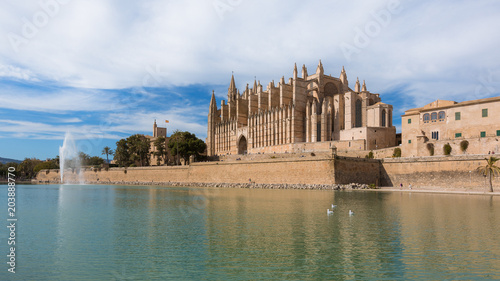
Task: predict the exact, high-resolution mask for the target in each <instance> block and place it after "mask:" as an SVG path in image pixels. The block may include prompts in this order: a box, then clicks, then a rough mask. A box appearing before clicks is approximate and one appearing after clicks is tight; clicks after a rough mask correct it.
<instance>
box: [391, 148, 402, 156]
mask: <svg viewBox="0 0 500 281" xmlns="http://www.w3.org/2000/svg"><path fill="white" fill-rule="evenodd" d="M392 157H401V148H399V147H396V148H394V152H393V153H392Z"/></svg>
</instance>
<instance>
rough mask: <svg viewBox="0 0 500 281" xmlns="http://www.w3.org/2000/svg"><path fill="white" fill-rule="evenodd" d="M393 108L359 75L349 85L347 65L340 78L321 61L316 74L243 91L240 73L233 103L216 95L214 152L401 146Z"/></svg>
mask: <svg viewBox="0 0 500 281" xmlns="http://www.w3.org/2000/svg"><path fill="white" fill-rule="evenodd" d="M395 142H396V128H395V127H394V126H393V125H392V106H391V105H389V104H385V103H383V102H381V99H380V96H379V94H374V93H370V92H369V91H368V90H367V89H366V84H365V82H364V81H363V85H362V86H361V85H360V83H359V79H358V80H357V81H356V84H355V87H354V90H352V89H351V88H349V84H348V81H347V75H346V72H345V70H344V68H342V71H341V73H340V77H339V78H336V77H333V76H329V75H325V74H324V70H323V65H322V63H321V61H320V62H319V64H318V67H317V69H316V72H315V73H314V74H312V75H309V74H308V73H307V68H306V67H305V65H304V66H303V67H302V75H301V76H299V75H298V72H297V65H295V68H294V70H293V77H292V78H290V79H289V80H288V83H285V78H284V77H282V78H281V81H280V82H279V83H278V85H275V84H274V81H272V82H270V83H269V84H268V85H267V88H266V90H265V91H264V90H263V87H262V85H261V84H260V81H259V82H257V81H254V85H253V88H249V86H248V84H247V86H246V89H245V90H244V91H243V93H242V94H240V91H239V90H238V89H237V88H236V85H235V82H234V76H232V77H231V82H230V85H229V89H228V94H227V104H226V102H225V101H224V100H222V101H221V105H220V108H218V107H217V103H216V100H215V95H214V93H212V99H211V101H210V108H209V113H208V132H207V140H206V143H207V153H208V156H214V155H226V154H253V153H296V152H309V151H311V152H314V151H318V152H319V151H329V150H330V149H332V148H333V147H335V148H336V149H345V150H373V149H380V148H386V147H391V146H395Z"/></svg>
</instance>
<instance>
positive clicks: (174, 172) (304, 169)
mask: <svg viewBox="0 0 500 281" xmlns="http://www.w3.org/2000/svg"><path fill="white" fill-rule="evenodd" d="M333 167H334V166H333V161H332V159H331V158H314V159H313V158H309V159H268V160H260V161H259V160H257V161H235V162H205V163H194V164H192V165H190V166H184V167H165V166H162V167H144V168H141V167H137V168H127V169H124V168H111V169H109V170H107V171H106V170H105V169H101V170H100V171H99V170H96V171H94V170H91V169H88V170H86V171H82V173H83V178H84V179H85V180H86V181H88V182H102V183H106V182H169V181H170V182H197V183H248V182H249V181H252V182H255V183H288V184H294V183H298V184H301V183H304V184H332V183H335V173H334V170H333ZM65 173H66V175H65V179H66V180H69V181H72V182H78V181H79V179H78V175H77V174H76V173H72V172H71V170H67V171H65ZM59 179H60V174H59V172H58V170H50V171H49V172H48V173H47V171H46V170H42V171H40V172H39V173H38V175H37V180H39V181H43V182H46V181H50V182H58V181H59Z"/></svg>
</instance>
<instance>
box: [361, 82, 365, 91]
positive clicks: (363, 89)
mask: <svg viewBox="0 0 500 281" xmlns="http://www.w3.org/2000/svg"><path fill="white" fill-rule="evenodd" d="M361 91H362V92H366V83H365V80H363V88H362V89H361Z"/></svg>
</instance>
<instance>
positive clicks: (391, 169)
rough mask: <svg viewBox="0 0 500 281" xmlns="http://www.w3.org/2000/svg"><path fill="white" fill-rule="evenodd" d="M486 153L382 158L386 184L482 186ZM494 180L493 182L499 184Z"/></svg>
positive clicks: (454, 186) (479, 187) (475, 187)
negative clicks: (481, 171) (480, 172)
mask: <svg viewBox="0 0 500 281" xmlns="http://www.w3.org/2000/svg"><path fill="white" fill-rule="evenodd" d="M484 158H485V157H484V156H470V155H469V156H448V157H438V156H434V157H412V158H393V159H383V160H381V161H382V163H381V166H380V173H381V174H380V176H381V184H382V185H383V186H399V184H401V183H402V184H403V185H404V187H408V185H409V184H411V185H412V186H420V187H442V188H444V189H482V188H486V185H487V184H488V182H487V178H486V177H484V176H482V175H481V174H479V173H478V172H477V168H478V167H480V166H484V165H486V161H485V160H484ZM498 182H499V180H498V179H495V180H494V181H493V185H494V187H495V186H498V185H499V184H498Z"/></svg>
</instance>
